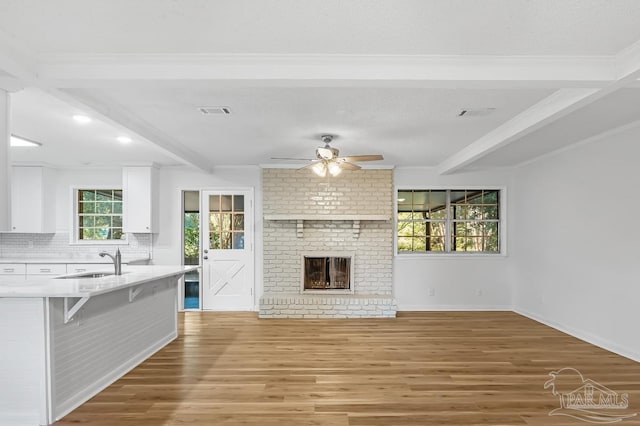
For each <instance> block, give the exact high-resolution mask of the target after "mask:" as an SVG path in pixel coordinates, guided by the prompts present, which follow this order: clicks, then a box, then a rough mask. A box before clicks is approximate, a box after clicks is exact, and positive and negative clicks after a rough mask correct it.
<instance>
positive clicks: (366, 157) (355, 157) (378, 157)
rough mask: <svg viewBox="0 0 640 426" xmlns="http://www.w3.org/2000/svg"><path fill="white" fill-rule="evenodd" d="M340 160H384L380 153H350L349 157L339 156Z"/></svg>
mask: <svg viewBox="0 0 640 426" xmlns="http://www.w3.org/2000/svg"><path fill="white" fill-rule="evenodd" d="M340 160H344V161H349V162H355V161H379V160H384V157H383V156H382V155H352V156H350V157H340Z"/></svg>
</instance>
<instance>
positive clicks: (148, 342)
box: [0, 266, 196, 426]
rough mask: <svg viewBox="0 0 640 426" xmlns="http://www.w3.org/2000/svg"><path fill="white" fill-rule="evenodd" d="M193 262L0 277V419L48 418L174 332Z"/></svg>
mask: <svg viewBox="0 0 640 426" xmlns="http://www.w3.org/2000/svg"><path fill="white" fill-rule="evenodd" d="M194 269H196V267H183V266H129V267H127V268H125V270H124V271H123V275H120V276H113V275H112V276H105V277H100V278H73V279H47V280H37V281H28V280H27V281H24V280H20V281H16V282H15V283H12V282H4V283H0V339H2V342H3V346H4V347H3V349H2V351H1V352H0V425H12V426H19V425H25V426H36V425H48V424H51V423H53V422H55V421H56V420H59V419H61V418H62V417H63V416H65V415H66V414H68V413H69V412H70V411H72V410H73V409H75V408H76V407H78V406H79V405H81V404H82V403H84V402H86V401H87V400H88V399H90V398H91V397H93V396H94V395H96V394H97V393H98V392H100V391H101V390H103V389H104V388H106V387H107V386H109V385H110V384H111V383H113V382H114V381H116V380H117V379H119V378H120V377H122V376H123V375H124V374H126V373H127V372H128V371H129V370H131V369H133V368H134V367H136V366H137V365H138V364H140V363H141V362H143V361H144V360H145V359H147V358H148V357H149V356H151V355H153V354H154V353H155V352H156V351H158V350H159V349H161V348H162V347H164V346H165V345H167V344H168V343H169V342H171V341H172V340H174V339H175V338H176V337H177V336H178V317H177V311H178V309H177V303H178V296H177V294H178V292H177V288H178V286H177V282H178V280H179V279H180V277H181V276H182V275H183V274H184V273H185V272H187V271H191V270H194Z"/></svg>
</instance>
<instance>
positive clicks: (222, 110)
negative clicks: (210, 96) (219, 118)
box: [198, 106, 231, 115]
mask: <svg viewBox="0 0 640 426" xmlns="http://www.w3.org/2000/svg"><path fill="white" fill-rule="evenodd" d="M198 111H200V112H201V113H202V114H204V115H229V114H231V110H230V109H229V107H224V106H202V107H198Z"/></svg>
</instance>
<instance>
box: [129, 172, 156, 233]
mask: <svg viewBox="0 0 640 426" xmlns="http://www.w3.org/2000/svg"><path fill="white" fill-rule="evenodd" d="M157 190H158V185H157V173H156V169H155V168H154V167H146V166H145V167H124V168H123V169H122V192H123V195H122V196H123V199H124V202H123V228H124V232H133V233H152V232H158V230H157V223H158V219H157V218H158V208H157V202H158V197H157Z"/></svg>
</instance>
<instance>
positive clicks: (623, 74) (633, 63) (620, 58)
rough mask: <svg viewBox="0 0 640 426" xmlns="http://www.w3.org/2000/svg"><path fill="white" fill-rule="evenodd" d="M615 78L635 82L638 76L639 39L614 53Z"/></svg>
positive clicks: (639, 71)
mask: <svg viewBox="0 0 640 426" xmlns="http://www.w3.org/2000/svg"><path fill="white" fill-rule="evenodd" d="M616 71H617V76H616V79H617V80H619V81H623V82H631V83H636V82H637V80H638V77H640V40H638V41H637V42H635V43H633V44H632V45H631V46H629V47H627V48H626V49H624V50H622V51H621V52H620V53H618V54H617V55H616Z"/></svg>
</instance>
